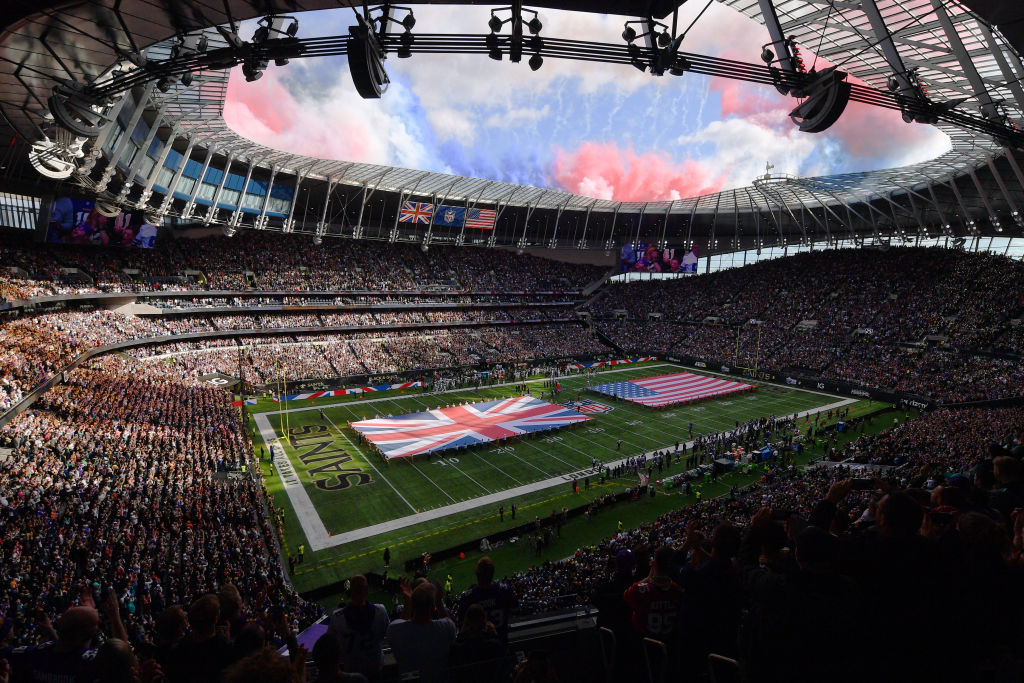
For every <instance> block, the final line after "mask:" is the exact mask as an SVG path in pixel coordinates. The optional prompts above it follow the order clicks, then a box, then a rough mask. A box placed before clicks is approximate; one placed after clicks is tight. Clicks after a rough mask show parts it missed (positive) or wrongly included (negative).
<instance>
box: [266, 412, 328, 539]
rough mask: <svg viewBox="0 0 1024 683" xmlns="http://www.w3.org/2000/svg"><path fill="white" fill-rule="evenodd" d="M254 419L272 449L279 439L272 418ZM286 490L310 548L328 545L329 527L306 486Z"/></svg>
mask: <svg viewBox="0 0 1024 683" xmlns="http://www.w3.org/2000/svg"><path fill="white" fill-rule="evenodd" d="M253 419H254V420H256V426H257V427H258V428H259V430H260V437H261V438H262V439H263V443H264V445H265V446H266V447H267V450H271V447H270V443H271V441H272V440H273V441H277V434H276V433H275V432H274V428H273V427H271V426H270V420H269V419H267V416H266V414H265V413H259V414H256V415H253ZM281 450H282V451H284V448H283V447H282V449H281ZM285 457H287V453H285ZM284 491H285V493H286V494H287V495H288V500H290V501H291V504H292V509H293V510H295V518H296V519H298V520H299V525H300V526H301V527H302V532H303V533H304V534H306V540H307V541H308V542H309V549H310V550H311V551H314V552H315V551H317V550H321V549H323V548H326V547H328V546H326V545H324V543H325V542H326V540H327V539H329V538H330V535H329V534H328V533H327V527H325V526H324V522H323V520H322V519H320V514H319V513H318V512H317V511H316V506H314V505H313V501H312V500H310V498H309V492H308V491H306V487H305V486H301V485H300V486H285V489H284Z"/></svg>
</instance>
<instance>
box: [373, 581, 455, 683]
mask: <svg viewBox="0 0 1024 683" xmlns="http://www.w3.org/2000/svg"><path fill="white" fill-rule="evenodd" d="M403 591H408V587H404V586H403ZM406 597H407V600H408V606H409V612H410V615H411V618H410V619H395V620H394V621H393V622H391V625H390V626H389V627H388V642H390V643H391V651H392V652H393V653H394V655H395V659H396V660H397V661H398V668H399V670H400V671H401V672H402V673H403V674H407V673H411V672H414V671H418V672H419V675H420V681H421V683H434V682H435V681H436V682H437V683H442V682H444V681H447V680H448V654H449V652H450V651H451V647H452V643H454V642H455V637H456V633H455V622H453V621H452V620H451V619H450V618H449V616H448V610H447V608H446V607H445V606H444V601H443V600H442V599H441V597H442V596H441V591H440V590H439V589H438V588H437V587H436V586H434V585H433V584H431V583H428V582H426V581H424V582H422V583H421V584H420V585H419V586H417V587H416V588H415V589H414V590H412V591H411V592H406ZM435 610H436V611H437V614H438V615H439V617H438V618H437V619H435V618H434V612H435Z"/></svg>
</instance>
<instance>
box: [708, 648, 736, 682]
mask: <svg viewBox="0 0 1024 683" xmlns="http://www.w3.org/2000/svg"><path fill="white" fill-rule="evenodd" d="M708 675H709V676H710V677H711V683H739V682H740V663H739V662H737V661H736V660H735V659H732V658H730V657H723V656H722V655H716V654H714V653H712V654H710V655H708Z"/></svg>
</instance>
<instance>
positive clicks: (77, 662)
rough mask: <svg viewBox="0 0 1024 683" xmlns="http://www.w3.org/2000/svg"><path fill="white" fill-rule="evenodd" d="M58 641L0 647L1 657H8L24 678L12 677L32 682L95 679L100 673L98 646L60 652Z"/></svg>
mask: <svg viewBox="0 0 1024 683" xmlns="http://www.w3.org/2000/svg"><path fill="white" fill-rule="evenodd" d="M56 645H57V643H56V641H52V640H51V641H49V642H46V643H42V644H40V645H35V646H28V647H13V648H7V649H6V650H0V659H7V660H8V661H10V663H11V668H12V669H13V670H14V672H15V674H16V675H19V676H20V678H15V679H12V680H23V681H31V683H91V681H93V680H95V677H96V663H95V660H96V651H97V648H94V647H87V648H82V649H81V650H76V651H73V652H57V651H55V648H56Z"/></svg>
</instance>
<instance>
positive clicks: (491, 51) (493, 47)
mask: <svg viewBox="0 0 1024 683" xmlns="http://www.w3.org/2000/svg"><path fill="white" fill-rule="evenodd" d="M484 42H485V43H486V44H487V55H488V56H489V57H490V58H491V59H493V60H495V61H499V62H500V61H501V48H500V47H498V36H497V35H495V34H494V33H488V34H487V37H486V38H485V39H484Z"/></svg>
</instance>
